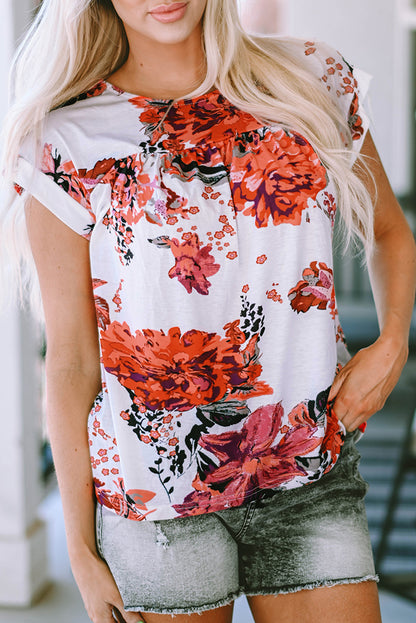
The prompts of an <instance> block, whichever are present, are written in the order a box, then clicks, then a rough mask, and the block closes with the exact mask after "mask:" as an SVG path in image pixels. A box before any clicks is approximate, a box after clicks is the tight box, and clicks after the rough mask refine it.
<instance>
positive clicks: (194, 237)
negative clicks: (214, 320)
mask: <svg viewBox="0 0 416 623" xmlns="http://www.w3.org/2000/svg"><path fill="white" fill-rule="evenodd" d="M169 244H170V249H171V251H172V253H173V255H174V257H175V265H174V266H173V267H172V268H171V269H170V271H169V273H168V275H169V277H170V278H171V279H173V278H174V277H177V278H178V281H179V282H180V283H181V284H182V285H183V286H184V287H185V289H186V291H187V292H188V293H189V294H190V293H191V292H192V289H194V290H196V291H197V292H198V293H199V294H205V295H207V294H208V292H209V290H208V289H209V287H210V285H211V282H210V281H209V280H208V277H211V276H212V275H215V274H216V273H217V272H218V271H219V269H220V265H219V264H216V263H215V258H214V256H213V255H211V253H210V251H211V249H212V247H211V245H206V246H204V247H203V246H201V243H200V241H199V238H198V234H195V233H190V234H189V237H188V239H187V240H185V241H184V242H179V240H177V238H172V239H171V240H170V242H169Z"/></svg>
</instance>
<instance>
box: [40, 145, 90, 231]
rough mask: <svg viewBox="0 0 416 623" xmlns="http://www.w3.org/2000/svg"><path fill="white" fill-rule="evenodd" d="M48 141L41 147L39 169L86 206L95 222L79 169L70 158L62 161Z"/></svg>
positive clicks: (87, 192)
mask: <svg viewBox="0 0 416 623" xmlns="http://www.w3.org/2000/svg"><path fill="white" fill-rule="evenodd" d="M52 150H53V147H52V145H51V144H49V143H45V145H44V147H43V154H42V163H41V170H42V172H43V173H45V174H46V175H48V176H50V177H51V178H52V179H53V181H54V182H55V183H56V184H58V186H60V187H61V188H62V189H63V190H64V191H65V192H66V193H67V194H68V195H69V196H70V197H72V198H73V199H75V201H77V202H78V203H79V204H80V205H82V206H83V207H84V208H86V209H87V210H88V212H89V214H90V216H91V222H92V223H94V222H95V215H94V212H93V211H92V209H91V205H90V197H89V195H90V193H89V191H88V190H87V188H86V187H85V185H84V184H83V181H82V180H81V177H80V174H79V171H77V169H76V168H75V165H74V163H73V162H72V161H71V160H65V161H62V156H61V155H60V154H59V153H58V151H57V150H56V149H55V150H54V151H52Z"/></svg>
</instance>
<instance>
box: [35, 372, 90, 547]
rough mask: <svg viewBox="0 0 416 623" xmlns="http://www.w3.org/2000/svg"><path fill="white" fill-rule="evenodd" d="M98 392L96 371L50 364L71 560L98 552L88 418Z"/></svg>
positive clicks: (52, 419)
mask: <svg viewBox="0 0 416 623" xmlns="http://www.w3.org/2000/svg"><path fill="white" fill-rule="evenodd" d="M98 390H99V379H98V378H97V373H96V371H95V370H91V371H90V372H86V371H81V370H77V369H74V370H59V369H56V368H55V366H54V362H53V361H49V362H47V424H48V432H49V438H50V443H51V448H52V455H53V460H54V464H55V470H56V475H57V479H58V485H59V490H60V493H61V497H62V505H63V511H64V521H65V530H66V536H67V544H68V551H69V555H70V557H71V559H72V558H73V557H76V555H77V553H78V552H79V551H81V550H83V551H87V550H91V552H93V553H94V552H95V550H96V545H95V530H94V513H95V502H94V487H93V480H92V471H91V461H90V454H89V444H88V434H87V417H88V413H89V411H90V408H91V405H92V402H93V400H94V397H95V395H96V393H97V391H98Z"/></svg>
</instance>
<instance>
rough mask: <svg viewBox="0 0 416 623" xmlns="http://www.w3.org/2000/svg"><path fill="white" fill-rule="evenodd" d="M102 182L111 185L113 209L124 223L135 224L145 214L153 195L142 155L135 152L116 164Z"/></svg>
mask: <svg viewBox="0 0 416 623" xmlns="http://www.w3.org/2000/svg"><path fill="white" fill-rule="evenodd" d="M102 182H103V183H106V184H110V185H111V203H112V206H113V210H114V211H115V213H116V214H117V215H119V216H122V217H123V225H126V224H127V225H133V224H135V223H137V222H138V221H139V220H140V219H141V218H142V216H143V214H144V212H143V208H144V207H145V206H146V204H147V203H148V202H149V200H150V199H151V197H152V195H153V187H152V185H151V183H150V178H149V176H148V175H147V174H146V173H143V172H142V162H141V160H140V156H138V155H137V154H133V155H132V156H127V157H126V158H123V159H121V160H116V161H115V163H114V165H113V166H112V167H111V168H110V169H109V171H108V172H107V173H106V174H105V176H104V177H103V178H102Z"/></svg>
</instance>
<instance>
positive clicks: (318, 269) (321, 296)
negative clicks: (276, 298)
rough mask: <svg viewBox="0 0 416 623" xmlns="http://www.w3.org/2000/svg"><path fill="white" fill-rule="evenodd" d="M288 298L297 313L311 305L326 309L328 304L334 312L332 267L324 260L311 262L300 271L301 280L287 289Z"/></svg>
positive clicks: (306, 309) (304, 310) (305, 310)
mask: <svg viewBox="0 0 416 623" xmlns="http://www.w3.org/2000/svg"><path fill="white" fill-rule="evenodd" d="M288 298H289V300H290V305H291V307H292V309H293V310H294V311H296V312H298V313H300V312H307V311H308V310H309V309H310V308H311V307H313V306H314V307H317V308H318V309H326V308H327V307H328V304H329V308H330V309H331V312H332V313H333V314H335V291H334V279H333V273H332V269H331V268H329V267H328V266H327V265H326V264H325V262H319V264H318V262H311V264H310V265H309V266H308V268H305V269H304V270H303V272H302V280H301V281H298V283H297V284H296V286H295V287H294V288H292V289H291V290H289V293H288Z"/></svg>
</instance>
